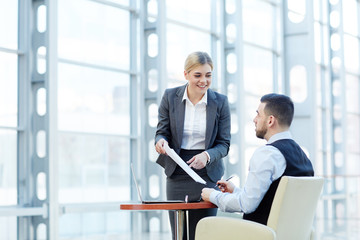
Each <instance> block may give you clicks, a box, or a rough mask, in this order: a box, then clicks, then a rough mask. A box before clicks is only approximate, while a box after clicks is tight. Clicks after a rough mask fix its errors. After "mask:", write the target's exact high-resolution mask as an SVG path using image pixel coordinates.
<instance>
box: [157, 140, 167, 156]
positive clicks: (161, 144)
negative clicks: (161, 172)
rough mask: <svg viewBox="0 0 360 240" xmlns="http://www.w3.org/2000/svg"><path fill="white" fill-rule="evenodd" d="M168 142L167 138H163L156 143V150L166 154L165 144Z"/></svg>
mask: <svg viewBox="0 0 360 240" xmlns="http://www.w3.org/2000/svg"><path fill="white" fill-rule="evenodd" d="M165 143H166V144H168V143H167V141H165V139H163V138H161V139H160V140H159V141H158V142H157V143H156V144H155V150H156V152H158V153H159V154H166V151H165V148H164V144H165Z"/></svg>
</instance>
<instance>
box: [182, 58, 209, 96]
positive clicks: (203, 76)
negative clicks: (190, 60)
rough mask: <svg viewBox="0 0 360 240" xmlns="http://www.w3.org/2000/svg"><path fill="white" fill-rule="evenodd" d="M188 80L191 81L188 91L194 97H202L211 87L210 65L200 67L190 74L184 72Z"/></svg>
mask: <svg viewBox="0 0 360 240" xmlns="http://www.w3.org/2000/svg"><path fill="white" fill-rule="evenodd" d="M184 75H185V78H186V80H188V81H189V86H188V90H189V92H190V94H194V96H197V97H202V96H203V95H204V94H205V93H206V91H207V90H208V88H209V87H210V85H211V75H212V72H211V67H210V65H209V64H207V63H206V64H204V65H199V66H198V67H196V68H194V69H192V70H191V71H190V72H187V71H184Z"/></svg>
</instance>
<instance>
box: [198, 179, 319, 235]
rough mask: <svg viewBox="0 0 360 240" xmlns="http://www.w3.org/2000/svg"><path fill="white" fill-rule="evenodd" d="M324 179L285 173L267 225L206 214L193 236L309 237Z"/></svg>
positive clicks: (311, 232) (311, 233)
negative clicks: (286, 174)
mask: <svg viewBox="0 0 360 240" xmlns="http://www.w3.org/2000/svg"><path fill="white" fill-rule="evenodd" d="M323 184H324V179H323V178H321V177H288V176H284V177H282V179H281V180H280V183H279V186H278V188H277V190H276V194H275V197H274V201H273V203H272V206H271V210H270V215H269V218H268V222H267V225H263V224H259V223H256V222H252V221H247V220H243V219H236V218H231V217H207V218H203V219H202V220H200V221H199V222H198V224H197V226H196V233H195V239H196V240H215V239H224V240H235V239H236V240H242V239H246V240H253V239H254V240H255V239H256V240H258V239H259V240H260V239H261V240H271V239H276V240H309V239H313V231H312V224H313V219H314V216H315V212H316V206H317V202H318V200H319V197H320V194H321V191H322V187H323Z"/></svg>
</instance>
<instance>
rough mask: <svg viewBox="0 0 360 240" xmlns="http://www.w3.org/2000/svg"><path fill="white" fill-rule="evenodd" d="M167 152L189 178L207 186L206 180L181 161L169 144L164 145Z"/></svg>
mask: <svg viewBox="0 0 360 240" xmlns="http://www.w3.org/2000/svg"><path fill="white" fill-rule="evenodd" d="M164 148H165V151H166V153H167V155H169V157H171V158H172V160H174V161H175V162H176V163H177V164H178V165H179V166H180V167H181V168H182V169H183V170H184V171H185V172H186V173H187V174H189V176H190V177H191V178H192V179H194V180H195V181H196V182H198V183H202V184H206V182H205V180H204V179H202V178H201V177H200V176H199V175H198V174H197V173H196V172H194V170H192V169H191V168H190V167H189V165H187V164H186V163H185V162H184V160H182V159H181V157H180V156H179V155H177V153H176V152H175V151H174V150H173V149H171V148H170V147H169V145H168V144H167V143H165V144H164Z"/></svg>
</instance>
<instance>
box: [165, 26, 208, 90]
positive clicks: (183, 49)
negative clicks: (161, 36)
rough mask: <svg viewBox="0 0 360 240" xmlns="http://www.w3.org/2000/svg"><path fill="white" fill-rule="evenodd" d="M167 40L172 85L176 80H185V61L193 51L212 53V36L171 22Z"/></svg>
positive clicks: (167, 56) (170, 82) (170, 83)
mask: <svg viewBox="0 0 360 240" xmlns="http://www.w3.org/2000/svg"><path fill="white" fill-rule="evenodd" d="M166 41H167V51H166V53H167V54H166V58H167V61H166V63H167V69H168V72H167V73H168V76H169V80H170V81H169V83H168V85H170V86H171V85H172V82H173V81H175V80H184V63H185V59H186V57H187V56H188V55H189V54H190V53H191V52H195V51H205V52H207V53H209V54H210V55H211V52H210V50H211V48H210V46H211V38H210V35H209V34H208V33H204V32H199V31H196V30H194V29H189V28H186V27H183V26H180V25H176V24H170V23H169V24H168V25H167V40H166Z"/></svg>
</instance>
